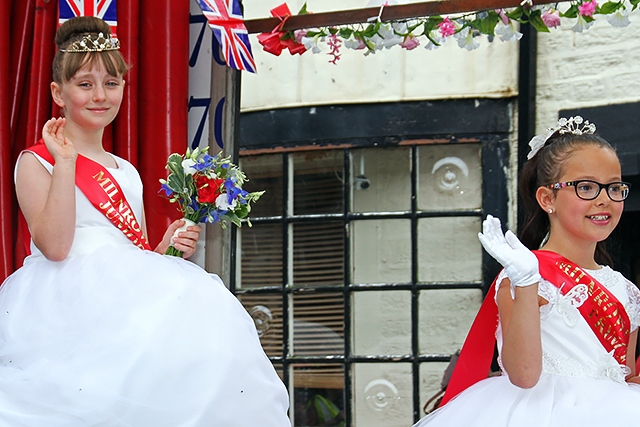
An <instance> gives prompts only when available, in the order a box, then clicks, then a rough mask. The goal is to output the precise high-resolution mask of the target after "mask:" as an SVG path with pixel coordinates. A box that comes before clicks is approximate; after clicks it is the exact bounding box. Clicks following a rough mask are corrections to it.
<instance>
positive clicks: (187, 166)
mask: <svg viewBox="0 0 640 427" xmlns="http://www.w3.org/2000/svg"><path fill="white" fill-rule="evenodd" d="M195 165H196V161H195V160H192V159H184V160H183V161H182V170H183V171H184V173H185V174H186V175H193V174H194V173H196V172H197V170H196V168H195V167H194V166H195Z"/></svg>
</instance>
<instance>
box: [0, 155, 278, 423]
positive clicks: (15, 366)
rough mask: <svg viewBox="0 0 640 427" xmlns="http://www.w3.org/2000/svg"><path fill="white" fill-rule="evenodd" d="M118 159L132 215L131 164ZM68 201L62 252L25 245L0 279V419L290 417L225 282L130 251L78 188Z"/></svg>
mask: <svg viewBox="0 0 640 427" xmlns="http://www.w3.org/2000/svg"><path fill="white" fill-rule="evenodd" d="M41 162H43V164H45V165H46V167H47V168H48V169H49V170H51V167H50V165H48V163H46V162H44V161H42V160H41ZM117 162H118V168H113V169H110V170H109V171H110V173H111V174H112V175H113V176H114V177H115V179H116V180H117V181H118V182H119V183H120V186H121V187H122V189H123V190H124V193H125V195H126V198H127V200H128V201H129V204H130V205H131V207H132V208H133V210H134V211H135V214H136V217H137V218H141V214H142V182H141V180H140V177H139V175H138V172H137V171H136V170H135V168H134V167H133V166H132V165H131V164H129V163H128V162H126V161H125V160H123V159H120V158H117ZM76 203H77V217H76V231H75V238H74V242H73V246H72V248H71V251H70V253H69V256H68V257H67V258H66V259H65V260H64V261H61V262H52V261H49V260H47V259H46V258H45V257H44V256H43V255H42V254H41V253H40V251H38V249H37V248H36V247H35V246H34V245H33V244H32V245H31V250H32V255H30V256H29V257H27V259H26V260H25V263H24V266H23V267H22V268H20V269H19V270H17V271H16V272H15V273H14V274H13V275H11V276H10V277H9V278H8V279H7V280H6V281H5V282H4V284H3V285H2V287H1V288H0V426H2V427H5V426H6V427H21V426H30V427H63V426H64V427H76V426H77V427H85V426H101V427H107V426H108V427H111V426H113V427H116V426H117V427H119V426H129V427H147V426H148V427H181V426H184V427H256V426H261V427H287V426H291V423H290V422H289V419H288V416H287V410H288V405H289V398H288V394H287V391H286V389H285V387H284V385H283V383H282V381H281V380H280V378H279V377H278V375H277V373H276V371H275V369H274V368H273V366H272V364H271V362H270V361H269V359H268V358H267V356H266V355H265V353H264V351H263V350H262V347H261V345H260V341H259V338H258V335H257V332H256V328H255V324H254V322H253V320H252V319H251V317H250V316H249V315H248V313H247V312H246V310H245V309H244V307H243V306H242V305H241V304H240V302H239V301H238V300H237V299H236V297H235V296H233V295H232V294H231V293H230V292H229V291H228V290H227V288H226V287H225V286H224V284H223V283H222V281H221V280H220V279H219V278H218V277H217V276H215V275H213V276H212V275H210V274H208V273H207V272H205V271H204V270H202V269H201V268H200V267H198V266H197V265H195V264H193V263H191V262H189V261H186V260H183V259H179V258H176V257H171V256H165V255H160V254H157V253H154V252H150V251H143V250H141V249H138V248H137V247H135V246H134V245H133V244H132V243H131V242H130V241H129V240H128V239H127V238H126V237H125V236H124V234H123V233H122V232H121V231H120V230H118V229H117V228H116V227H114V226H113V225H112V224H111V223H110V222H109V221H108V220H107V219H106V218H105V217H104V216H103V215H102V214H100V213H99V212H98V210H96V209H95V208H94V207H93V206H92V205H91V204H90V202H89V201H88V200H87V198H86V197H85V196H84V195H83V194H82V192H81V191H80V190H79V189H77V188H76Z"/></svg>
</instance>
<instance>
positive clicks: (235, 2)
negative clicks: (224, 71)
mask: <svg viewBox="0 0 640 427" xmlns="http://www.w3.org/2000/svg"><path fill="white" fill-rule="evenodd" d="M198 4H199V5H200V7H201V8H202V13H203V14H204V16H205V17H206V18H207V21H208V22H209V26H210V27H211V29H212V30H213V34H215V36H216V39H217V40H218V43H219V44H220V46H221V50H222V55H223V56H224V59H225V61H226V62H227V65H228V66H229V67H231V68H235V69H236V70H246V71H250V72H252V73H255V72H256V64H255V61H254V59H253V54H252V53H251V44H250V43H249V32H248V31H247V27H245V25H244V17H243V16H242V8H241V7H240V1H239V0H198Z"/></svg>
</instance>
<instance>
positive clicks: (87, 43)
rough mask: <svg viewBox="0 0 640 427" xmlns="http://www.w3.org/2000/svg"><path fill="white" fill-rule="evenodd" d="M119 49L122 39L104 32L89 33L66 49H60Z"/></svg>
mask: <svg viewBox="0 0 640 427" xmlns="http://www.w3.org/2000/svg"><path fill="white" fill-rule="evenodd" d="M118 49H120V40H118V39H117V38H115V37H112V36H111V34H108V35H106V36H105V35H104V34H102V33H98V34H95V33H89V34H86V35H85V36H84V37H82V38H81V39H80V40H76V41H75V42H73V43H71V45H69V46H68V47H67V48H66V49H60V52H71V53H77V52H104V51H107V50H118Z"/></svg>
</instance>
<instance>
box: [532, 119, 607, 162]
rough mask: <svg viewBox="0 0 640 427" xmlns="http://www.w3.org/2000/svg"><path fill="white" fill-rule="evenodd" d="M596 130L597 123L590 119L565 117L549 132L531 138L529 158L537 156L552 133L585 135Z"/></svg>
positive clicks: (548, 129) (548, 130) (549, 129)
mask: <svg viewBox="0 0 640 427" xmlns="http://www.w3.org/2000/svg"><path fill="white" fill-rule="evenodd" d="M595 131H596V125H595V124H593V123H589V120H584V119H583V118H582V117H581V116H575V117H569V118H568V119H565V118H564V117H563V118H561V119H560V120H558V123H557V124H556V126H554V127H552V128H547V132H546V133H545V134H543V135H536V136H534V137H533V138H531V141H529V147H531V151H529V154H528V155H527V160H531V158H532V157H533V156H535V155H536V154H537V153H538V151H540V150H541V149H542V147H544V145H545V144H546V143H547V140H548V139H549V138H550V137H551V135H553V134H554V133H556V132H558V133H560V134H565V133H572V134H574V135H583V134H593V133H594V132H595Z"/></svg>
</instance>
